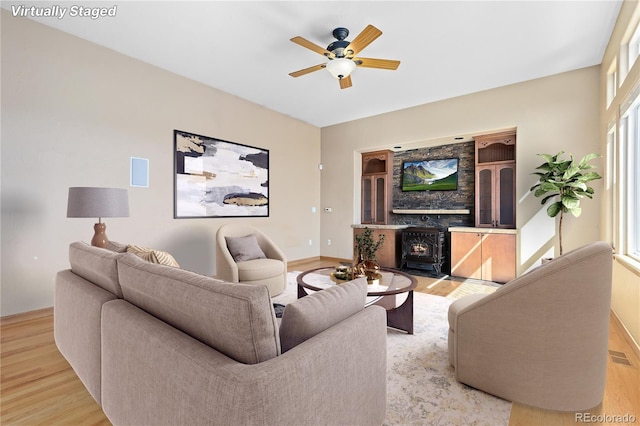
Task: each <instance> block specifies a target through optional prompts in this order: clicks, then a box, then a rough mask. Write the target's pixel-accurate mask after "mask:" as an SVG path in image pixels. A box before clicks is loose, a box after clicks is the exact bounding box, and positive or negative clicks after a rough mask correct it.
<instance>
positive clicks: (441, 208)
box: [389, 141, 475, 274]
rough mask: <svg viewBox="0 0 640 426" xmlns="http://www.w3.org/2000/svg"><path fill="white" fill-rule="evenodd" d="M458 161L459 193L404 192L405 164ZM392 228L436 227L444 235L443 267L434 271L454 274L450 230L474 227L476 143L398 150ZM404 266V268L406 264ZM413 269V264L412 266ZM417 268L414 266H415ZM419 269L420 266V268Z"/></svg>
mask: <svg viewBox="0 0 640 426" xmlns="http://www.w3.org/2000/svg"><path fill="white" fill-rule="evenodd" d="M443 158H458V159H459V162H458V189H457V190H456V191H415V192H403V191H402V189H401V188H402V185H401V179H402V164H403V162H405V161H419V160H427V159H443ZM392 199H393V210H392V213H391V214H390V220H389V223H390V224H392V225H399V226H406V227H419V228H436V229H438V230H440V231H442V232H444V245H443V248H442V256H443V258H444V260H443V263H442V266H441V268H440V267H438V268H437V269H436V268H435V267H433V269H434V272H436V273H437V272H440V269H441V272H442V273H446V274H449V273H450V271H451V244H450V234H449V232H447V229H448V228H450V227H457V226H462V227H473V226H474V224H475V219H474V213H473V212H474V211H475V142H474V141H471V142H461V143H455V144H449V145H441V146H434V147H426V148H420V149H413V150H408V151H399V152H396V153H395V154H394V159H393V196H392ZM403 266H404V265H403ZM409 266H410V267H412V265H409ZM413 267H415V265H413ZM418 267H419V266H418Z"/></svg>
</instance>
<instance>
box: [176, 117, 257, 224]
mask: <svg viewBox="0 0 640 426" xmlns="http://www.w3.org/2000/svg"><path fill="white" fill-rule="evenodd" d="M173 139H174V169H175V170H174V210H173V212H174V214H173V217H174V218H176V219H182V218H206V217H267V216H269V150H267V149H263V148H256V147H253V146H249V145H242V144H239V143H234V142H229V141H224V140H221V139H216V138H212V137H208V136H202V135H196V134H194V133H188V132H183V131H180V130H174V131H173Z"/></svg>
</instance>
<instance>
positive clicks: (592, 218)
mask: <svg viewBox="0 0 640 426" xmlns="http://www.w3.org/2000/svg"><path fill="white" fill-rule="evenodd" d="M599 69H600V68H599V67H598V66H595V67H590V68H586V69H581V70H577V71H573V72H568V73H564V74H559V75H555V76H551V77H547V78H542V79H538V80H533V81H528V82H525V83H520V84H514V85H510V86H505V87H501V88H497V89H493V90H488V91H484V92H480V93H475V94H471V95H467V96H461V97H458V98H454V99H447V100H444V101H441V102H435V103H431V104H426V105H421V106H417V107H413V108H409V109H405V110H401V111H396V112H392V113H388V114H383V115H379V116H376V117H369V118H365V119H361V120H357V121H352V122H348V123H344V124H340V125H335V126H331V127H326V128H323V129H322V163H323V165H324V170H323V172H322V206H323V208H324V207H331V208H332V212H331V213H325V212H323V213H322V222H321V230H322V234H321V240H322V243H323V245H322V254H323V255H326V256H335V257H345V258H349V257H351V255H352V254H351V238H352V232H351V228H350V225H351V224H352V223H359V220H360V213H359V211H360V178H359V173H360V164H359V162H360V155H359V152H361V151H366V150H374V149H379V148H389V147H393V146H394V145H404V146H406V145H407V144H412V145H414V146H415V144H416V143H417V142H420V141H424V144H425V146H427V145H439V144H442V143H443V142H442V141H441V140H438V139H440V138H447V137H453V136H457V135H474V134H483V133H486V132H488V131H492V130H498V129H505V128H513V127H516V128H517V147H516V157H517V158H516V159H517V193H516V199H517V203H518V205H517V227H518V229H519V230H520V235H519V245H518V272H519V273H522V272H523V271H525V270H526V269H528V268H530V267H531V266H533V265H535V264H538V263H539V262H538V260H539V258H540V257H542V256H544V255H554V245H555V244H556V240H557V239H556V238H554V234H555V231H554V225H555V224H554V221H553V220H552V219H550V218H549V217H548V216H547V215H546V211H545V209H546V206H544V207H543V206H541V205H540V199H536V198H535V197H533V195H532V194H530V193H529V188H530V187H531V186H532V185H533V184H535V182H536V179H535V176H532V175H531V173H532V172H533V171H534V168H535V167H536V166H538V165H539V164H541V163H542V159H541V158H540V157H538V156H537V155H536V154H538V153H554V154H555V153H557V152H558V151H560V150H564V151H566V152H568V153H573V154H574V155H575V156H580V157H581V156H583V155H585V154H587V153H590V152H598V153H600V152H601V151H600V150H601V147H600V136H599V129H600V127H599V92H598V87H599ZM449 139H451V138H449ZM594 164H598V165H599V166H601V165H602V162H601V161H600V162H599V163H598V162H596V163H594ZM594 188H595V190H596V199H594V200H588V199H585V201H584V202H583V214H582V216H581V217H580V218H574V217H573V216H569V217H567V218H566V219H565V223H564V225H563V226H564V231H563V236H564V249H565V251H568V250H571V249H572V248H577V247H579V246H581V245H583V244H586V243H588V242H591V241H595V240H598V239H599V237H600V229H599V228H600V205H599V201H598V200H597V198H598V196H600V195H601V190H602V182H601V181H596V182H595V184H594ZM425 208H427V207H426V206H425ZM327 240H331V243H332V244H331V245H330V246H328V245H327V244H326V242H327ZM555 253H557V251H556V252H555Z"/></svg>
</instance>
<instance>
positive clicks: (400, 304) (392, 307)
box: [297, 267, 417, 334]
mask: <svg viewBox="0 0 640 426" xmlns="http://www.w3.org/2000/svg"><path fill="white" fill-rule="evenodd" d="M334 272H335V268H326V267H324V268H315V269H310V270H308V271H304V272H302V273H301V274H300V275H298V279H297V281H298V299H299V298H301V297H304V296H307V295H309V294H310V293H309V291H307V290H310V291H311V292H315V291H322V290H324V289H326V288H329V287H332V286H335V285H340V284H342V283H345V282H347V281H343V280H338V279H336V278H335V277H334V276H333V273H334ZM380 275H381V278H380V280H379V284H376V285H369V286H367V302H366V305H365V306H369V305H379V306H382V307H383V308H385V309H386V310H387V326H389V327H392V328H397V329H399V330H403V331H406V332H407V333H409V334H413V289H414V288H416V285H417V281H416V279H415V277H413V276H411V275H409V274H405V273H404V272H402V271H399V270H397V269H391V268H380Z"/></svg>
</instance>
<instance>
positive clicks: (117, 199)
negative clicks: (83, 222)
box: [67, 186, 129, 218]
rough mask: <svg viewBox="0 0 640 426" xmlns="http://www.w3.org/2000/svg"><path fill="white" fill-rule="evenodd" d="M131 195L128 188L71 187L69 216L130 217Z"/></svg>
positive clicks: (68, 207) (68, 203)
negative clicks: (129, 195)
mask: <svg viewBox="0 0 640 426" xmlns="http://www.w3.org/2000/svg"><path fill="white" fill-rule="evenodd" d="M128 216H129V197H128V193H127V190H126V189H122V188H96V187H86V186H80V187H72V188H69V199H68V201H67V217H98V218H100V217H128Z"/></svg>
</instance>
